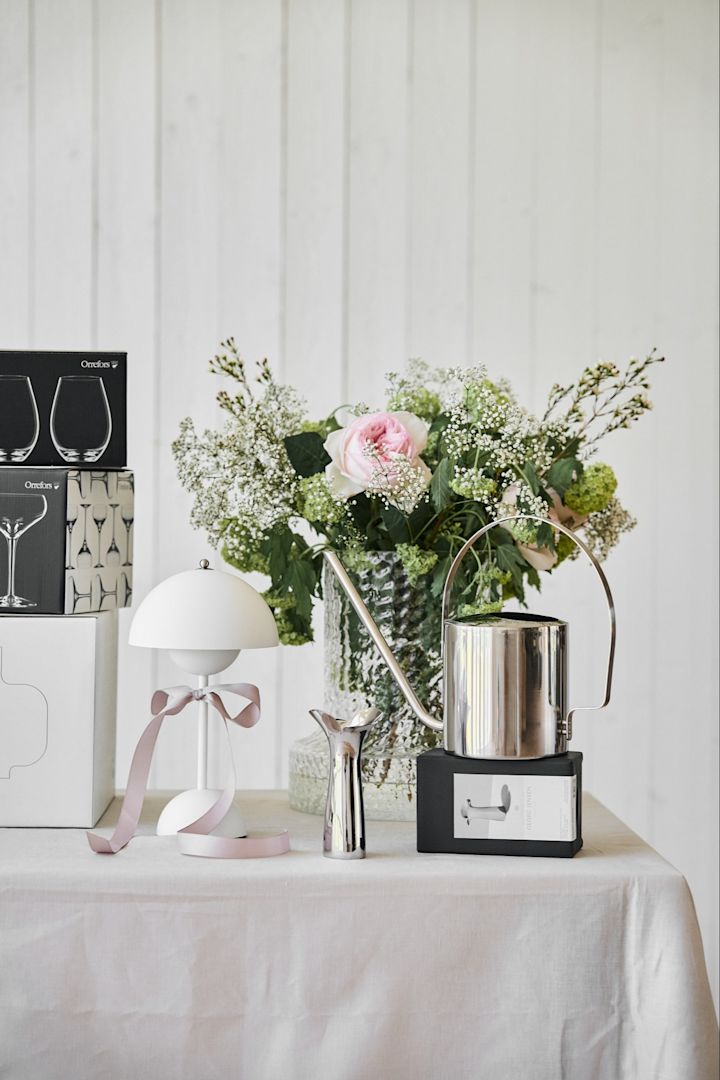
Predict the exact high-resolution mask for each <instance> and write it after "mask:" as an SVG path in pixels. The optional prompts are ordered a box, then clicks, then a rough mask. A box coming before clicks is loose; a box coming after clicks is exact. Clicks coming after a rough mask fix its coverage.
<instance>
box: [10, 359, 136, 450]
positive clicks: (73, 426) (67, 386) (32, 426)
mask: <svg viewBox="0 0 720 1080" xmlns="http://www.w3.org/2000/svg"><path fill="white" fill-rule="evenodd" d="M126 458H127V353H118V352H112V353H110V352H102V353H101V352H10V351H0V465H61V466H68V465H70V466H75V467H76V468H82V467H83V466H93V467H94V466H97V467H98V468H104V469H122V468H124V466H125V465H126V464H127V460H126Z"/></svg>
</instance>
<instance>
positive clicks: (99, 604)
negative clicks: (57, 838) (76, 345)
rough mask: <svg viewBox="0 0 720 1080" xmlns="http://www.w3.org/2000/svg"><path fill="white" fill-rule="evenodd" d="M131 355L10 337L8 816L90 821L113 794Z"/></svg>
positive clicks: (0, 724)
mask: <svg viewBox="0 0 720 1080" xmlns="http://www.w3.org/2000/svg"><path fill="white" fill-rule="evenodd" d="M126 361H127V358H126V354H124V353H88V352H84V353H79V352H72V353H69V352H63V353H60V352H9V351H5V352H2V351H0V826H7V825H12V826H23V825H26V826H47V827H51V826H74V827H92V826H93V825H95V823H96V822H97V820H98V818H99V817H100V815H101V814H102V812H103V811H104V809H105V807H106V806H107V804H108V802H109V801H110V799H111V798H112V795H113V790H114V774H115V711H116V672H117V615H116V609H117V608H120V607H127V606H129V605H130V602H131V598H132V580H133V579H132V564H133V529H134V519H135V511H134V489H135V479H134V475H133V473H132V472H131V471H130V470H128V469H127V468H126V467H125V466H126V428H127V422H126V408H127V403H126Z"/></svg>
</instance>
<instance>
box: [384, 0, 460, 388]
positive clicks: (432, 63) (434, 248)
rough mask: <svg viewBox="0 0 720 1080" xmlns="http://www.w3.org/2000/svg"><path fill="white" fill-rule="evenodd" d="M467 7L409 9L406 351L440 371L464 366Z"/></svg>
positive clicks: (426, 1)
mask: <svg viewBox="0 0 720 1080" xmlns="http://www.w3.org/2000/svg"><path fill="white" fill-rule="evenodd" d="M472 7H473V5H472V3H470V2H468V0H450V2H448V3H444V4H438V3H436V2H435V0H415V3H414V5H413V19H412V41H411V48H412V57H411V81H410V102H409V109H408V123H409V130H408V142H409V147H408V160H409V165H408V172H407V187H408V195H407V199H408V205H407V217H408V237H407V284H406V287H407V320H408V325H407V351H408V354H409V355H410V356H423V357H424V358H425V359H426V360H428V361H430V362H432V363H435V364H445V365H447V364H462V363H464V362H465V361H466V359H467V358H468V352H469V341H468V329H469V327H468V278H469V272H470V264H469V238H470V237H471V235H472V222H471V220H470V208H471V192H470V182H471V173H472V169H471V165H472V154H473V144H472V140H471V139H470V138H469V131H470V121H471V116H472V115H473V114H474V101H471V94H472V92H473V90H474V85H473V80H472V78H471V61H472V54H473V50H474V47H475V42H474V40H473V35H472V30H473V28H474V24H473V19H472ZM404 359H405V357H402V358H401V357H398V358H397V359H396V360H395V361H394V364H393V365H392V366H394V367H395V368H397V367H398V366H401V365H402V364H403V362H404Z"/></svg>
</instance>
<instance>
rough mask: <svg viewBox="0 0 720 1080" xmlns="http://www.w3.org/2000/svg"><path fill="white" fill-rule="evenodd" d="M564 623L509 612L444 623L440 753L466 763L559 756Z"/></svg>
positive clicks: (561, 748) (562, 736) (563, 694)
mask: <svg viewBox="0 0 720 1080" xmlns="http://www.w3.org/2000/svg"><path fill="white" fill-rule="evenodd" d="M566 631H567V627H566V625H565V623H562V622H558V621H557V620H555V619H543V618H542V617H540V616H537V615H531V616H524V615H513V614H508V613H506V614H502V615H485V616H482V615H480V616H472V617H470V618H468V619H466V620H465V619H448V620H447V621H446V623H445V657H444V664H445V666H444V687H445V710H444V711H445V749H446V750H447V751H448V752H449V753H451V754H458V755H459V756H460V757H471V758H509V759H514V758H541V757H547V756H548V755H550V754H562V753H563V752H564V751H565V750H567V740H566V737H565V723H564V721H565V701H566V668H567V665H566V656H567V653H566Z"/></svg>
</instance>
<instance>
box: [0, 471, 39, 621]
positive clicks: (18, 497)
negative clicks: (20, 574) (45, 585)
mask: <svg viewBox="0 0 720 1080" xmlns="http://www.w3.org/2000/svg"><path fill="white" fill-rule="evenodd" d="M46 514H47V499H46V498H45V496H44V495H34V494H30V493H17V494H16V493H10V492H0V533H2V535H3V536H4V537H5V540H6V541H7V554H8V562H7V566H8V585H7V590H8V591H7V593H6V594H5V596H0V607H5V608H12V609H13V610H15V611H18V610H22V609H23V608H34V607H37V602H36V601H35V600H28V599H27V598H26V597H24V596H18V595H17V594H16V592H15V567H16V563H17V548H18V541H19V540H20V537H21V536H24V535H25V533H26V532H27V531H28V529H31V528H32V527H33V525H37V523H38V521H42V519H43V518H44V517H45V515H46Z"/></svg>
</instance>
